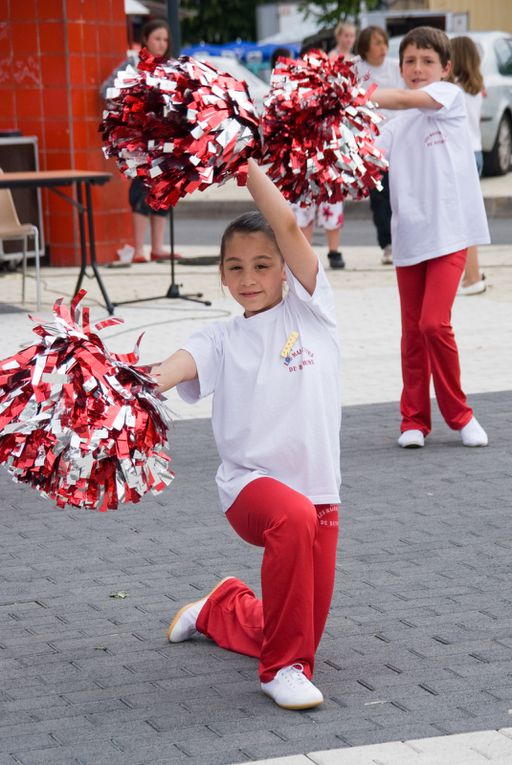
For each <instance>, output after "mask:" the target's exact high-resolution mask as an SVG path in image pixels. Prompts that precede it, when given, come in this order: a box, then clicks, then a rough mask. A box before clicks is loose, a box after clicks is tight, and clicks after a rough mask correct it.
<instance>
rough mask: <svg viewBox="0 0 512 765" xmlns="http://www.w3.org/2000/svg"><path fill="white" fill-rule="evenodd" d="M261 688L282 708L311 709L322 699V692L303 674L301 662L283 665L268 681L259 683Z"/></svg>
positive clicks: (321, 702)
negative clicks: (287, 665)
mask: <svg viewBox="0 0 512 765" xmlns="http://www.w3.org/2000/svg"><path fill="white" fill-rule="evenodd" d="M261 690H262V691H263V693H265V694H266V695H267V696H270V698H271V699H272V700H273V701H275V703H276V704H277V705H278V706H280V707H283V708H284V709H311V708H312V707H317V706H318V705H319V704H323V701H324V697H323V696H322V693H321V692H320V691H319V690H318V688H317V687H316V686H315V685H313V683H312V682H311V680H308V678H307V677H306V675H305V674H304V667H303V665H302V664H292V665H290V666H289V667H283V669H280V670H279V672H277V674H276V676H275V677H274V679H273V680H271V681H270V682H269V683H261Z"/></svg>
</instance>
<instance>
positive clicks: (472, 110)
mask: <svg viewBox="0 0 512 765" xmlns="http://www.w3.org/2000/svg"><path fill="white" fill-rule="evenodd" d="M462 92H463V94H464V103H465V105H466V114H467V115H468V129H469V135H470V138H471V148H472V149H473V151H482V134H481V133H480V115H481V113H482V101H483V96H482V94H481V93H477V94H476V96H472V95H471V93H466V91H465V90H463V91H462Z"/></svg>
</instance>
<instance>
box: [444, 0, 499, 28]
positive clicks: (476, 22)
mask: <svg viewBox="0 0 512 765" xmlns="http://www.w3.org/2000/svg"><path fill="white" fill-rule="evenodd" d="M429 9H430V10H442V11H453V12H454V13H460V12H461V11H469V28H470V29H471V30H493V29H499V30H502V31H503V32H510V33H512V2H511V0H485V1H484V0H430V1H429Z"/></svg>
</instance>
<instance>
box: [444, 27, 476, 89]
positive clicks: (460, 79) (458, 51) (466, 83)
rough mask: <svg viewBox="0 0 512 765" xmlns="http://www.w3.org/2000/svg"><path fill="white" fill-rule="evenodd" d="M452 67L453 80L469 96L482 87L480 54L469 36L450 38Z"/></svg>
mask: <svg viewBox="0 0 512 765" xmlns="http://www.w3.org/2000/svg"><path fill="white" fill-rule="evenodd" d="M450 45H451V49H452V67H453V70H452V71H453V76H454V78H455V82H457V83H458V84H459V85H460V86H461V88H462V90H464V91H465V92H466V93H469V94H470V95H471V96H476V95H477V94H478V93H481V92H482V90H483V89H484V78H483V77H482V72H481V71H480V54H479V53H478V48H477V47H476V44H475V43H474V42H473V40H472V39H471V37H466V36H462V37H454V38H453V39H452V40H450Z"/></svg>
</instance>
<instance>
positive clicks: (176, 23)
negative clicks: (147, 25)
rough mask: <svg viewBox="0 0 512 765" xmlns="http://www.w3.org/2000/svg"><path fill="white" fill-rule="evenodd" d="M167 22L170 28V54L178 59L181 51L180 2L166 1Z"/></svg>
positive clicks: (177, 0) (175, 0)
mask: <svg viewBox="0 0 512 765" xmlns="http://www.w3.org/2000/svg"><path fill="white" fill-rule="evenodd" d="M167 21H168V22H169V26H170V28H171V37H172V45H171V53H172V55H173V57H174V58H178V56H179V55H180V50H181V30H180V0H167Z"/></svg>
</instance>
